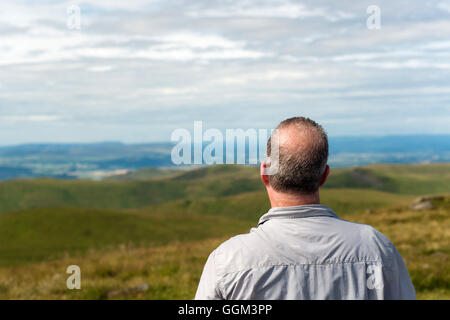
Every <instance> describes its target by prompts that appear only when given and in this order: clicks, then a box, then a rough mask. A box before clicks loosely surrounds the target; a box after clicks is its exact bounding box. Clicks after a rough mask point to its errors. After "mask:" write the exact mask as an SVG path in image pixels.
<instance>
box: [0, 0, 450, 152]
mask: <svg viewBox="0 0 450 320" xmlns="http://www.w3.org/2000/svg"><path fill="white" fill-rule="evenodd" d="M371 5H375V6H377V7H378V8H379V9H380V23H381V24H380V28H379V29H373V27H374V26H375V24H374V23H375V21H376V20H374V19H373V17H374V16H372V14H373V13H374V12H373V11H370V10H369V11H370V12H369V13H368V12H367V8H368V7H369V6H371ZM77 8H79V9H80V20H79V21H80V29H79V30H78V29H77V21H78V20H77V13H76V9H77ZM368 19H369V25H370V26H371V28H368V22H367V20H368ZM294 115H303V116H308V117H311V118H313V119H315V120H317V121H318V122H320V123H321V124H323V126H324V127H325V128H326V130H327V131H328V133H329V134H330V135H334V136H337V135H386V134H433V133H447V134H448V133H450V125H449V124H450V1H441V0H438V1H411V0H410V1H373V0H371V1H318V0H314V1H294V0H271V1H256V0H239V1H226V0H223V1H214V0H203V1H197V0H177V1H171V0H168V1H158V0H152V1H144V0H127V1H106V0H92V1H91V0H89V1H78V2H73V1H71V2H65V1H59V0H52V1H50V0H47V1H45V0H42V1H38V0H34V1H31V0H23V1H20V0H14V1H2V2H1V3H0V127H1V130H0V145H9V144H17V143H26V142H94V141H123V142H148V141H168V140H169V139H170V134H171V132H172V131H173V130H174V129H177V128H186V129H189V130H193V123H194V121H196V120H201V121H203V123H204V127H205V128H218V129H221V130H223V129H225V128H273V127H274V126H276V124H277V123H278V122H279V121H281V120H283V119H284V118H287V117H290V116H294Z"/></svg>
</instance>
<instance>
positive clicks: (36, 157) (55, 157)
mask: <svg viewBox="0 0 450 320" xmlns="http://www.w3.org/2000/svg"><path fill="white" fill-rule="evenodd" d="M264 144H265V142H264ZM206 145H207V144H206V143H205V144H204V145H203V147H206ZM173 146H174V143H171V142H167V143H147V144H123V143H120V142H103V143H91V144H49V143H47V144H45V143H42V144H24V145H18V146H6V147H5V146H4V147H0V180H6V179H13V178H24V177H26V178H28V177H55V178H63V179H76V178H91V179H102V178H105V177H109V176H110V175H112V174H114V173H115V171H123V170H129V171H134V170H137V169H141V168H146V167H153V168H161V167H175V166H174V164H173V162H172V160H171V150H172V148H173ZM263 149H264V148H263ZM246 152H247V153H248V150H246ZM247 156H248V155H247ZM225 157H226V155H225V153H224V158H225ZM435 162H450V135H409V136H384V137H364V136H363V137H330V164H332V165H333V166H334V167H350V166H361V165H368V164H375V163H397V164H409V163H435ZM140 174H141V175H142V172H141V173H140ZM149 174H150V172H147V177H149Z"/></svg>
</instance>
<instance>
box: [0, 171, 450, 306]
mask: <svg viewBox="0 0 450 320" xmlns="http://www.w3.org/2000/svg"><path fill="white" fill-rule="evenodd" d="M449 169H450V164H427V165H372V166H366V167H354V168H347V169H333V170H332V173H331V175H330V178H329V181H328V182H327V184H326V185H325V186H324V188H323V189H322V190H321V202H322V203H323V204H326V205H328V206H330V207H331V208H333V209H334V210H335V211H336V212H337V213H338V215H339V216H341V217H343V218H345V219H346V220H350V221H355V222H362V223H369V224H372V225H373V226H374V227H376V228H378V229H380V231H382V232H385V234H386V235H387V236H388V237H390V238H391V239H392V240H393V241H394V243H395V244H396V245H398V247H399V250H400V252H401V253H402V254H405V255H406V260H407V263H408V268H410V270H413V271H412V277H413V279H414V281H415V282H414V283H415V285H416V288H419V290H420V292H421V294H422V295H423V297H424V298H428V297H434V296H436V295H438V296H444V297H450V281H449V279H448V276H447V275H446V274H445V273H444V271H445V270H447V269H445V268H444V269H442V270H441V269H439V268H438V263H440V264H442V263H446V265H448V263H447V262H446V261H448V257H449V253H450V248H449V246H448V243H450V241H449V240H450V239H449V237H450V234H449V233H448V230H450V228H448V227H449V225H448V224H449V223H450V214H449V212H450V208H449V202H450V200H449V197H448V196H442V197H440V198H439V197H437V198H432V199H434V200H432V201H433V204H432V205H430V207H429V208H428V209H427V208H425V210H420V211H417V210H412V209H411V208H410V207H409V205H410V204H411V203H412V201H413V200H414V199H415V198H417V196H418V195H436V194H443V195H444V194H450V185H449V179H448V177H449V173H450V170H449ZM154 173H155V172H154V171H153V170H149V171H148V170H147V171H146V170H138V171H136V172H134V173H133V175H125V176H121V177H120V178H118V179H114V178H113V179H112V180H108V181H91V180H57V179H35V180H29V179H27V180H23V179H22V180H10V181H4V182H1V183H0V212H1V213H0V298H1V297H19V298H24V297H26V298H29V297H34V298H53V297H57V298H86V299H90V298H108V297H109V293H110V292H111V291H114V290H116V291H117V290H119V291H118V293H117V292H116V293H115V294H114V295H113V296H115V297H119V298H127V297H138V298H158V299H161V298H172V299H173V298H188V299H190V298H191V295H192V293H193V290H195V285H196V282H197V281H198V277H199V272H201V267H202V265H203V263H204V259H206V256H207V252H209V251H210V250H212V249H213V247H214V246H215V245H216V243H217V241H219V240H217V239H224V237H225V238H226V237H229V236H232V235H234V234H238V233H244V232H248V230H249V229H250V228H251V227H254V226H255V225H256V224H257V221H258V219H259V217H260V216H261V215H262V214H263V213H264V212H266V211H267V210H268V208H269V202H268V199H267V196H266V194H265V190H264V187H263V185H262V183H261V182H260V181H259V177H258V169H257V168H255V167H246V166H211V167H202V168H198V169H194V170H189V171H185V170H183V171H176V172H171V171H170V172H163V173H161V174H160V173H159V172H158V173H157V174H154ZM427 201H428V200H427ZM424 239H427V241H424ZM177 252H178V255H177V254H176V253H177ZM147 255H148V256H147ZM181 257H183V259H184V260H183V261H184V262H181V260H180V259H181ZM69 262H70V264H73V263H75V264H79V265H80V266H82V268H83V270H86V271H83V272H86V273H85V274H86V276H87V278H86V282H84V283H85V285H86V290H84V291H82V292H80V293H78V294H77V293H68V292H67V291H64V288H63V286H64V283H65V282H64V281H63V280H64V279H63V277H64V274H63V275H62V276H61V277H62V278H61V279H60V278H58V277H56V278H55V279H53V278H51V279H49V278H48V277H50V276H48V275H47V273H46V272H50V273H51V272H53V275H55V274H60V273H61V272H63V273H64V270H61V271H58V270H59V269H58V268H62V266H63V265H64V264H65V263H69ZM411 268H412V269H411ZM427 270H428V271H427ZM447 271H449V270H447ZM427 272H430V273H429V274H428V273H427ZM28 273H29V274H30V276H31V275H33V274H36V273H39V274H40V275H42V277H43V279H47V280H48V283H49V284H48V285H44V284H43V282H41V280H33V281H31V282H30V283H31V284H30V285H27V284H25V281H28V280H29V279H28V278H27V277H29V276H28V275H27V274H28ZM12 275H14V276H12ZM27 279H28V280H27ZM58 279H59V280H58ZM183 279H184V280H183ZM142 282H145V283H149V284H150V286H149V287H148V289H147V290H145V292H143V293H142V294H139V293H136V294H134V295H133V294H131V296H130V294H129V293H127V292H135V291H133V290H131V289H130V290H131V291H127V290H125V291H123V292H122V293H120V292H121V291H120V290H122V289H123V288H128V287H131V288H133V286H135V285H136V286H138V285H140V284H142ZM19 283H20V285H19ZM32 284H34V285H36V286H37V288H38V289H32V287H31V286H32Z"/></svg>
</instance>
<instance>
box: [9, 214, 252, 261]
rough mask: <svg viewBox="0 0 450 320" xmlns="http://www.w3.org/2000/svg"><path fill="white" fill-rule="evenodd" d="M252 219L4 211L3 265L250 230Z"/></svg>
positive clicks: (176, 215)
mask: <svg viewBox="0 0 450 320" xmlns="http://www.w3.org/2000/svg"><path fill="white" fill-rule="evenodd" d="M247 229H248V223H246V222H245V221H239V220H235V219H231V218H228V217H225V216H222V217H214V216H204V215H200V214H196V213H192V214H191V213H189V214H185V213H184V212H171V213H167V214H164V215H162V214H158V213H150V214H142V213H141V214H134V213H129V212H121V211H114V210H105V209H80V208H49V209H28V210H25V211H18V212H12V213H6V214H3V215H1V216H0V265H3V266H5V265H15V264H21V263H28V262H33V261H40V260H46V259H53V258H55V257H60V256H61V255H63V254H80V253H83V252H86V251H87V250H88V249H108V248H115V247H117V246H119V245H122V244H125V245H132V246H140V245H147V246H148V245H152V246H155V245H162V244H166V243H169V242H171V241H187V240H196V239H205V238H208V237H214V236H220V235H224V234H229V233H231V232H234V231H236V230H241V231H244V230H247Z"/></svg>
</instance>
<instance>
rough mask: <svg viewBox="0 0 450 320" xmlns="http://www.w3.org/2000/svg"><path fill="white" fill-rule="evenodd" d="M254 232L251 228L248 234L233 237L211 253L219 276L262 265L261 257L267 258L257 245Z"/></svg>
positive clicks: (262, 249)
mask: <svg viewBox="0 0 450 320" xmlns="http://www.w3.org/2000/svg"><path fill="white" fill-rule="evenodd" d="M255 230H256V228H252V230H251V231H250V232H249V233H244V234H239V235H236V236H233V237H231V238H230V239H228V240H226V241H225V242H223V243H222V244H221V245H220V246H218V247H217V248H216V249H215V250H214V251H213V254H214V256H215V261H216V269H217V272H218V273H219V274H225V273H230V272H236V271H240V270H243V269H245V268H249V267H254V266H255V265H258V264H262V263H264V261H263V260H262V259H261V257H262V256H264V255H266V257H267V254H265V253H264V252H265V250H264V248H261V247H260V246H259V245H258V241H257V239H256V238H255V234H254V232H253V231H255Z"/></svg>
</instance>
